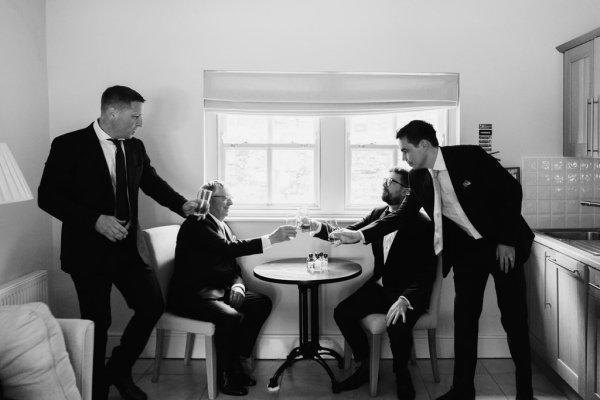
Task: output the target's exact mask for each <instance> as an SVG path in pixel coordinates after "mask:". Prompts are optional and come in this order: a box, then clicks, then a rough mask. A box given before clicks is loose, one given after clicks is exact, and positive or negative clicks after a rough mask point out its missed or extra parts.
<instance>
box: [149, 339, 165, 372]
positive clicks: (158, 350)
mask: <svg viewBox="0 0 600 400" xmlns="http://www.w3.org/2000/svg"><path fill="white" fill-rule="evenodd" d="M164 337H165V330H164V329H158V328H156V347H155V348H154V365H153V368H152V382H157V381H158V375H159V374H160V360H161V358H162V352H163V339H164Z"/></svg>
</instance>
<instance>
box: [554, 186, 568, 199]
mask: <svg viewBox="0 0 600 400" xmlns="http://www.w3.org/2000/svg"><path fill="white" fill-rule="evenodd" d="M550 193H551V197H552V199H553V200H554V199H556V200H563V199H564V198H565V187H564V186H562V185H560V186H551V190H550Z"/></svg>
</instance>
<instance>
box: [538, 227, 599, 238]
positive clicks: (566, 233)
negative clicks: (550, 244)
mask: <svg viewBox="0 0 600 400" xmlns="http://www.w3.org/2000/svg"><path fill="white" fill-rule="evenodd" d="M536 232H539V233H543V234H545V235H548V236H550V237H553V238H555V239H565V240H600V231H596V230H591V229H588V228H585V229H538V230H536Z"/></svg>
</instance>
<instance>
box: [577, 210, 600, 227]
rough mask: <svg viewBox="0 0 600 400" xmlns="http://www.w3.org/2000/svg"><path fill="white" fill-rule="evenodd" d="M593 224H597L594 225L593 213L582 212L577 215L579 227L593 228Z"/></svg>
mask: <svg viewBox="0 0 600 400" xmlns="http://www.w3.org/2000/svg"><path fill="white" fill-rule="evenodd" d="M583 208H589V207H583ZM599 221H600V220H599ZM594 226H597V225H595V222H594V215H593V214H589V215H583V214H582V215H580V216H579V227H580V228H593V227H594Z"/></svg>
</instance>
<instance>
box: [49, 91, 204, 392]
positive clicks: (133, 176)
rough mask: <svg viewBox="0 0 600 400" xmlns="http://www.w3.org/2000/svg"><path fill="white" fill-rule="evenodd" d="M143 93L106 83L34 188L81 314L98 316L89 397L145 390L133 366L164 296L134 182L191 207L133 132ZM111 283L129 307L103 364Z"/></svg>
mask: <svg viewBox="0 0 600 400" xmlns="http://www.w3.org/2000/svg"><path fill="white" fill-rule="evenodd" d="M144 101H145V100H144V98H143V97H142V96H141V95H140V94H139V93H138V92H136V91H135V90H133V89H130V88H128V87H125V86H113V87H110V88H108V89H106V90H105V91H104V93H103V94H102V99H101V113H100V118H99V119H97V120H96V121H94V122H93V123H92V124H91V125H89V126H88V127H87V128H84V129H81V130H78V131H74V132H71V133H67V134H64V135H62V136H59V137H57V138H56V139H54V141H53V142H52V146H51V149H50V155H49V156H48V160H47V161H46V166H45V168H44V172H43V175H42V180H41V183H40V187H39V189H38V204H39V206H40V208H42V209H43V210H44V211H46V212H48V213H49V214H51V215H52V216H53V217H55V218H57V219H59V220H61V221H62V223H63V224H62V239H61V242H62V243H61V265H62V269H63V270H64V271H65V272H67V273H69V274H70V275H71V278H72V279H73V283H74V284H75V289H76V291H77V297H78V298H79V307H80V310H81V318H84V319H90V320H92V321H94V324H95V332H94V375H93V398H94V400H105V399H106V398H107V396H108V386H109V384H114V385H115V386H116V388H117V389H118V390H119V392H120V393H121V395H122V396H123V398H125V399H128V400H144V399H146V398H147V396H146V394H145V393H144V392H143V391H142V390H141V389H140V388H139V387H138V386H136V385H135V384H134V382H133V380H132V378H131V368H132V366H133V364H134V363H135V361H136V360H137V358H138V356H139V355H140V353H141V352H142V350H143V349H144V346H145V345H146V342H147V341H148V338H149V336H150V334H151V333H152V329H153V328H154V325H155V323H156V321H157V320H158V319H159V318H160V316H161V314H162V312H163V309H164V304H163V300H162V295H161V291H160V286H159V284H158V281H157V279H156V276H155V274H154V271H153V270H152V269H151V268H150V267H149V266H148V265H147V264H146V263H145V262H144V261H143V259H142V257H143V256H144V255H145V254H144V253H143V249H144V248H143V238H142V236H141V234H140V232H141V229H140V226H139V223H138V190H139V189H140V188H141V189H142V190H143V191H144V193H146V194H147V195H148V196H150V197H152V198H153V199H154V200H156V201H157V202H158V203H159V204H161V205H163V206H165V207H167V208H169V209H170V210H172V211H173V212H175V213H177V214H179V215H181V216H186V215H188V214H190V213H192V212H193V210H194V209H195V207H196V202H195V201H187V202H186V199H184V198H183V197H182V196H181V195H179V194H178V193H177V192H176V191H175V190H173V189H172V188H171V186H169V185H168V184H167V182H165V181H164V180H163V179H162V178H161V177H160V176H158V174H157V173H156V171H155V169H154V168H153V167H152V165H151V164H150V159H149V158H148V155H147V154H146V149H145V148H144V144H143V143H142V142H141V140H139V139H137V138H134V137H133V136H134V134H135V132H136V130H137V129H138V128H140V127H141V126H142V111H143V103H144ZM138 249H140V250H142V252H140V251H138ZM113 285H115V286H116V287H117V289H118V290H119V291H120V292H121V294H122V295H123V297H124V298H125V300H126V301H127V305H128V306H129V307H130V308H131V309H132V310H133V311H134V315H133V317H132V318H131V320H130V321H129V323H128V324H127V327H126V328H125V331H124V332H123V335H122V336H121V342H120V344H119V345H118V346H117V347H115V348H114V349H113V352H112V356H111V357H110V360H109V361H108V363H107V364H106V367H105V364H104V361H105V359H104V357H105V353H106V342H107V331H108V328H109V326H110V324H111V310H110V292H111V289H112V286H113Z"/></svg>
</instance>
